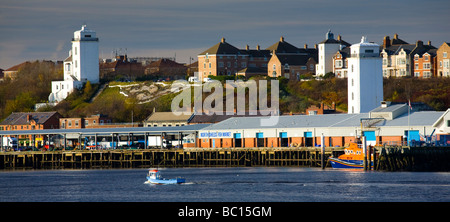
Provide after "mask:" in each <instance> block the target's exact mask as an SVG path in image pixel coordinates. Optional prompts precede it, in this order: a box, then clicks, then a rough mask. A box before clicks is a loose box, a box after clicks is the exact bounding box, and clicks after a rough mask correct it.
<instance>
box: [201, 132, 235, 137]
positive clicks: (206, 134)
mask: <svg viewBox="0 0 450 222" xmlns="http://www.w3.org/2000/svg"><path fill="white" fill-rule="evenodd" d="M230 137H232V134H231V132H203V133H200V138H230Z"/></svg>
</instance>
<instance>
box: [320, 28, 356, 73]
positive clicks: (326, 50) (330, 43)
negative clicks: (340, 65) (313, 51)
mask: <svg viewBox="0 0 450 222" xmlns="http://www.w3.org/2000/svg"><path fill="white" fill-rule="evenodd" d="M347 46H350V44H348V43H347V42H345V41H343V40H342V39H341V36H340V35H338V37H337V39H334V34H333V33H332V32H331V30H328V32H327V33H326V34H325V40H323V41H322V42H320V43H319V53H318V58H319V62H318V63H317V64H316V76H324V75H325V74H327V73H328V72H333V56H334V54H336V52H337V51H339V50H341V49H343V48H345V47H347Z"/></svg>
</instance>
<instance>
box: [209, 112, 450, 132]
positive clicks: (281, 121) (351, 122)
mask: <svg viewBox="0 0 450 222" xmlns="http://www.w3.org/2000/svg"><path fill="white" fill-rule="evenodd" d="M442 114H444V112H435V111H423V112H413V113H411V114H410V117H409V125H410V126H431V125H433V123H434V122H435V121H436V120H437V119H438V118H439V117H440V116H441V115H442ZM368 117H369V114H368V113H359V114H327V115H294V116H279V118H278V123H277V124H276V125H275V126H262V125H261V120H262V119H267V118H269V117H267V116H264V117H245V118H242V117H233V118H230V119H227V120H225V121H222V122H220V123H216V124H213V125H211V126H209V127H205V128H204V129H202V130H223V129H265V128H309V127H311V128H312V127H360V126H361V122H360V121H361V118H368ZM374 126H408V114H407V113H406V114H404V115H401V116H399V117H397V118H395V119H393V120H385V121H380V122H378V123H377V124H375V125H374Z"/></svg>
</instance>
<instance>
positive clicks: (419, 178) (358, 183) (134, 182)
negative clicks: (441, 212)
mask: <svg viewBox="0 0 450 222" xmlns="http://www.w3.org/2000/svg"><path fill="white" fill-rule="evenodd" d="M160 171H161V172H162V175H163V176H164V177H165V178H174V177H177V176H182V177H184V178H186V182H187V183H186V184H181V185H151V184H146V183H145V180H146V179H145V177H146V174H147V169H103V170H25V171H0V202H11V201H14V202H59V201H64V202H106V201H107V202H210V201H211V202H335V201H339V202H355V201H356V202H374V201H376V202H399V201H400V202H450V173H439V172H373V171H369V172H364V171H347V170H334V169H325V170H322V169H320V168H294V167H288V168H285V167H269V168H266V167H251V168H163V169H160Z"/></svg>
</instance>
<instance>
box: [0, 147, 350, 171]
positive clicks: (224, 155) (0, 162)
mask: <svg viewBox="0 0 450 222" xmlns="http://www.w3.org/2000/svg"><path fill="white" fill-rule="evenodd" d="M342 152H343V151H342V148H326V149H325V155H324V158H327V157H329V156H331V155H334V156H337V155H339V154H341V153H342ZM321 158H322V155H321V148H307V147H301V148H261V147H259V148H185V149H132V150H129V149H110V150H59V151H21V152H0V169H91V168H92V169H93V168H149V167H251V166H306V167H320V166H321ZM326 164H329V163H326Z"/></svg>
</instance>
